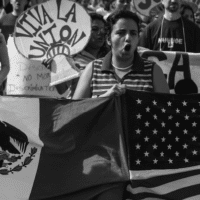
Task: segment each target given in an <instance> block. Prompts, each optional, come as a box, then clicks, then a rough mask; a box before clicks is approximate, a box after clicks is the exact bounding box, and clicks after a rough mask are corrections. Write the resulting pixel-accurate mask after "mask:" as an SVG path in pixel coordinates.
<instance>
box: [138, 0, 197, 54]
mask: <svg viewBox="0 0 200 200" xmlns="http://www.w3.org/2000/svg"><path fill="white" fill-rule="evenodd" d="M161 3H162V4H163V5H164V8H165V12H164V16H163V17H161V18H158V19H157V20H155V21H153V22H152V23H150V24H149V25H148V26H147V27H146V28H145V29H144V31H143V33H142V35H141V37H140V41H139V46H142V47H145V48H148V49H151V50H159V51H184V52H194V53H197V52H200V45H199V44H200V29H199V28H198V26H197V25H196V24H194V23H193V22H191V21H189V20H187V19H185V18H184V17H181V14H180V8H181V4H182V0H162V1H161Z"/></svg>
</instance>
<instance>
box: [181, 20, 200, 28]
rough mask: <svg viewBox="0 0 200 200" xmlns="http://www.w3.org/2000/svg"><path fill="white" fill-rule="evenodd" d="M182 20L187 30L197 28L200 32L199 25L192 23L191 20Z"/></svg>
mask: <svg viewBox="0 0 200 200" xmlns="http://www.w3.org/2000/svg"><path fill="white" fill-rule="evenodd" d="M182 20H183V22H184V24H185V25H186V28H188V29H189V30H190V28H191V27H192V28H195V29H196V28H197V29H199V30H200V28H199V27H198V25H197V24H196V23H195V22H192V21H190V20H189V19H187V18H185V17H182Z"/></svg>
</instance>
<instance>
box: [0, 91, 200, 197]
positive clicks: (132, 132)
mask: <svg viewBox="0 0 200 200" xmlns="http://www.w3.org/2000/svg"><path fill="white" fill-rule="evenodd" d="M199 102H200V95H199V94H193V95H174V94H160V93H149V92H139V91H130V90H127V92H126V93H125V94H124V95H122V96H120V97H111V98H95V99H85V100H76V101H72V100H56V99H46V98H40V99H39V98H17V97H15V98H13V97H1V98H0V180H1V181H0V191H1V192H0V199H9V200H12V199H16V200H21V199H25V200H28V199H30V200H38V199H43V200H47V199H48V200H49V199H57V200H65V199H70V200H79V199H82V200H89V199H92V198H96V197H97V196H98V195H100V194H103V193H104V192H105V191H108V190H109V189H112V188H114V187H115V186H117V185H118V184H120V183H126V184H127V191H126V192H127V193H126V194H125V195H126V197H125V198H127V199H129V200H130V199H131V200H135V199H136V200H137V199H138V200H140V199H145V198H146V199H152V198H156V199H172V200H181V199H188V200H193V199H199V198H200V190H199V186H200V176H199V174H200V160H199V154H200V145H199V138H200V137H199V136H200V132H199V128H200V124H199V116H200V107H199ZM108 119H109V120H108ZM11 191H12V192H11Z"/></svg>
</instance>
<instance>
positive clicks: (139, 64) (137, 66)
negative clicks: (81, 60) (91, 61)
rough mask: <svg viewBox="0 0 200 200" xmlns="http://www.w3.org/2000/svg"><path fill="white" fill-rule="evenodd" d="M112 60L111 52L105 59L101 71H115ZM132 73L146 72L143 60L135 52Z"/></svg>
mask: <svg viewBox="0 0 200 200" xmlns="http://www.w3.org/2000/svg"><path fill="white" fill-rule="evenodd" d="M111 59H112V52H111V51H110V52H108V54H107V55H106V56H105V57H104V59H103V63H102V67H101V71H113V66H112V64H111V63H112V62H111ZM131 71H138V72H142V71H144V63H143V60H142V58H141V57H140V55H139V53H138V52H137V51H136V52H135V56H134V61H133V66H132V69H131Z"/></svg>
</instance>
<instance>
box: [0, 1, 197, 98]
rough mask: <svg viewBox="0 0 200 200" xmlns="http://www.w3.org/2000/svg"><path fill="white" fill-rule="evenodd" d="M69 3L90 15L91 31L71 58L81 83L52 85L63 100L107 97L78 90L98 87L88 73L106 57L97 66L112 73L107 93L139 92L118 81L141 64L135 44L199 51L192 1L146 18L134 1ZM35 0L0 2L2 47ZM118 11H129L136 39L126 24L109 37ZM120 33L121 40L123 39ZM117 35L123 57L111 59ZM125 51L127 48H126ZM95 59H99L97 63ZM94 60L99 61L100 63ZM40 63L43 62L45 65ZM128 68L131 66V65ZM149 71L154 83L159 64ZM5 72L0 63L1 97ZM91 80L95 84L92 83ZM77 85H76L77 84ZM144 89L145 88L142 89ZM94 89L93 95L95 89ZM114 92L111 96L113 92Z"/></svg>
mask: <svg viewBox="0 0 200 200" xmlns="http://www.w3.org/2000/svg"><path fill="white" fill-rule="evenodd" d="M45 1H46V0H45ZM73 1H75V2H77V3H79V4H81V5H82V6H83V7H84V8H85V9H86V10H87V12H88V13H89V15H90V16H91V22H92V23H91V25H92V28H91V37H90V40H89V42H88V44H87V46H86V47H85V48H84V49H83V51H81V52H80V53H78V54H77V55H75V56H73V59H74V61H75V64H76V66H77V67H78V68H79V69H80V70H81V74H82V72H83V71H84V73H83V74H82V75H81V79H80V81H79V80H78V79H74V80H71V81H68V82H65V83H61V84H59V85H57V86H56V88H57V90H58V91H59V93H60V94H62V93H64V92H66V90H68V92H67V96H66V98H75V99H77V98H83V97H94V96H102V95H103V96H104V95H105V94H102V93H103V91H104V92H105V93H106V90H107V89H109V87H108V88H107V89H104V90H102V92H101V94H100V93H98V92H97V93H96V92H95V94H97V95H94V94H93V93H91V94H90V95H85V94H83V93H84V92H83V91H84V90H85V89H84V88H83V86H85V87H86V88H87V89H88V87H91V88H93V87H97V86H96V84H97V85H99V84H100V83H98V81H100V80H99V79H98V78H97V77H94V75H93V74H92V73H91V71H93V72H95V70H97V71H98V70H99V69H100V64H98V63H100V62H102V58H105V59H106V62H108V63H109V64H108V63H107V65H104V62H103V64H102V63H101V65H102V66H101V67H102V68H105V69H106V70H107V71H110V72H111V71H114V73H113V74H112V76H113V77H112V78H113V81H112V83H113V84H114V83H115V84H114V85H115V86H113V87H111V88H113V89H112V90H113V91H119V90H118V89H119V88H123V89H122V91H124V90H125V89H124V88H133V89H134V88H135V89H136V88H137V89H138V87H136V86H131V84H132V83H130V84H129V85H127V84H126V81H125V80H126V79H123V78H124V77H126V78H128V81H129V80H130V79H132V78H130V76H129V74H131V73H135V72H134V71H135V70H136V69H137V68H136V66H137V65H138V64H139V63H140V62H139V61H138V58H139V57H140V56H139V55H138V54H137V53H136V52H137V46H141V47H145V48H148V49H150V50H157V51H183V52H193V53H198V52H200V45H199V44H200V28H199V22H200V14H199V13H200V8H198V6H197V5H196V4H195V3H191V2H190V1H186V0H161V3H160V4H159V5H158V6H157V7H156V8H154V10H153V11H152V12H150V13H153V14H151V15H150V16H144V15H141V14H140V13H139V12H137V11H136V9H135V7H134V2H133V0H73ZM34 2H35V1H32V0H10V1H8V3H7V5H3V3H2V1H1V4H0V11H1V13H0V29H1V41H4V39H5V42H6V43H7V40H8V37H9V36H10V35H11V34H13V32H14V25H15V22H16V20H17V17H18V16H19V15H20V14H21V13H22V12H23V11H24V10H26V9H27V8H29V7H31V6H32V5H33V4H34ZM119 11H126V12H127V13H129V12H130V13H132V14H134V15H135V16H136V17H137V19H138V21H137V24H138V30H135V33H136V34H135V35H131V34H132V33H131V30H129V31H128V30H126V26H127V24H125V25H124V27H125V28H121V29H125V30H123V31H124V33H120V34H113V35H112V34H111V33H112V31H110V27H112V28H113V27H115V26H113V24H112V22H111V21H112V14H113V13H116V12H119ZM130 24H132V23H130ZM133 24H134V23H133ZM120 25H121V24H120ZM117 26H118V24H117ZM116 28H119V27H116ZM109 31H110V32H109ZM123 31H122V32H123ZM123 34H124V36H123V37H122V35H123ZM137 34H138V35H137ZM116 35H118V36H119V35H120V37H121V38H123V41H122V42H123V45H124V46H123V45H122V46H120V45H119V46H118V48H121V49H120V51H124V52H123V53H122V55H121V54H119V55H118V54H117V55H116V58H115V56H114V55H115V53H116V52H115V51H116V50H117V51H119V50H118V49H117V48H115V49H114V47H113V46H114V44H115V43H114V42H112V37H115V38H117V37H116ZM136 36H137V37H136ZM126 37H127V38H128V39H127V38H126ZM135 37H136V40H135ZM118 38H119V37H118ZM121 40H122V39H121ZM126 40H127V41H126ZM132 40H133V41H132ZM119 41H120V40H119ZM5 42H2V43H1V50H2V51H4V52H5V53H4V54H6V56H4V58H7V57H8V54H7V46H6V45H4V44H5ZM120 42H121V41H120ZM127 46H129V47H127ZM123 48H124V49H123ZM128 48H129V50H127V49H128ZM126 54H130V55H131V59H130V61H128V59H127V58H126V56H127V55H126ZM120 56H121V57H122V58H123V59H124V60H122V61H119V60H118V59H119V58H120ZM111 58H112V59H111ZM96 59H98V60H97V61H96ZM99 59H101V61H100V60H99ZM135 59H136V60H137V62H136V61H135ZM3 61H5V59H4V60H2V61H1V62H3ZM133 61H134V62H133ZM138 62H139V63H138ZM142 62H144V61H141V63H142ZM145 62H146V61H145ZM133 63H134V64H133ZM44 64H46V63H45V62H44ZM48 64H51V62H48ZM131 64H132V66H131V67H130V65H131ZM109 65H110V66H109ZM146 65H148V64H145V66H146ZM86 66H87V67H86ZM96 66H98V68H99V69H96ZM133 66H135V68H134V69H133V71H132V68H133ZM128 67H129V68H128ZM85 68H86V70H85ZM93 68H94V69H95V70H94V69H93ZM121 68H127V69H123V70H122V69H121ZM143 68H144V66H143ZM153 69H154V71H155V72H154V73H155V74H157V73H158V74H157V75H155V74H154V77H152V78H153V79H155V77H157V76H159V77H162V75H161V73H162V72H156V69H157V71H160V70H159V66H156V65H155V66H154V67H153ZM106 70H105V71H106ZM138 70H139V69H138ZM8 72H9V62H6V64H3V65H2V70H1V73H0V78H1V80H0V83H1V95H2V94H3V91H2V90H4V89H5V80H6V77H7V75H8ZM96 78H97V80H98V81H97V80H96ZM114 79H115V81H114ZM122 79H123V81H122ZM153 79H152V80H153ZM160 79H161V78H160ZM86 80H87V81H88V82H87V81H86ZM78 81H79V82H80V83H79V84H78ZM96 81H97V82H96ZM154 81H155V80H154ZM2 83H3V84H2ZM86 83H87V84H88V85H87V86H86V85H84V84H86ZM152 83H153V82H152ZM77 84H78V87H77ZM137 84H139V83H137ZM140 84H141V83H140ZM94 85H95V86H94ZM155 85H157V84H156V83H154V84H153V86H152V87H153V88H154V87H156V86H155ZM158 85H160V84H158ZM143 87H146V86H144V85H143ZM91 88H90V89H91ZM111 88H110V90H111ZM116 88H117V89H116ZM140 89H141V88H140ZM75 90H76V92H75ZM98 90H99V89H98ZM145 90H146V89H145ZM94 91H96V89H95V90H94ZM113 91H112V92H110V93H111V94H112V93H113ZM152 91H159V90H157V89H155V88H154V89H152ZM165 91H166V90H165ZM90 92H91V91H90ZM74 93H75V94H74ZM73 96H74V97H73Z"/></svg>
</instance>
